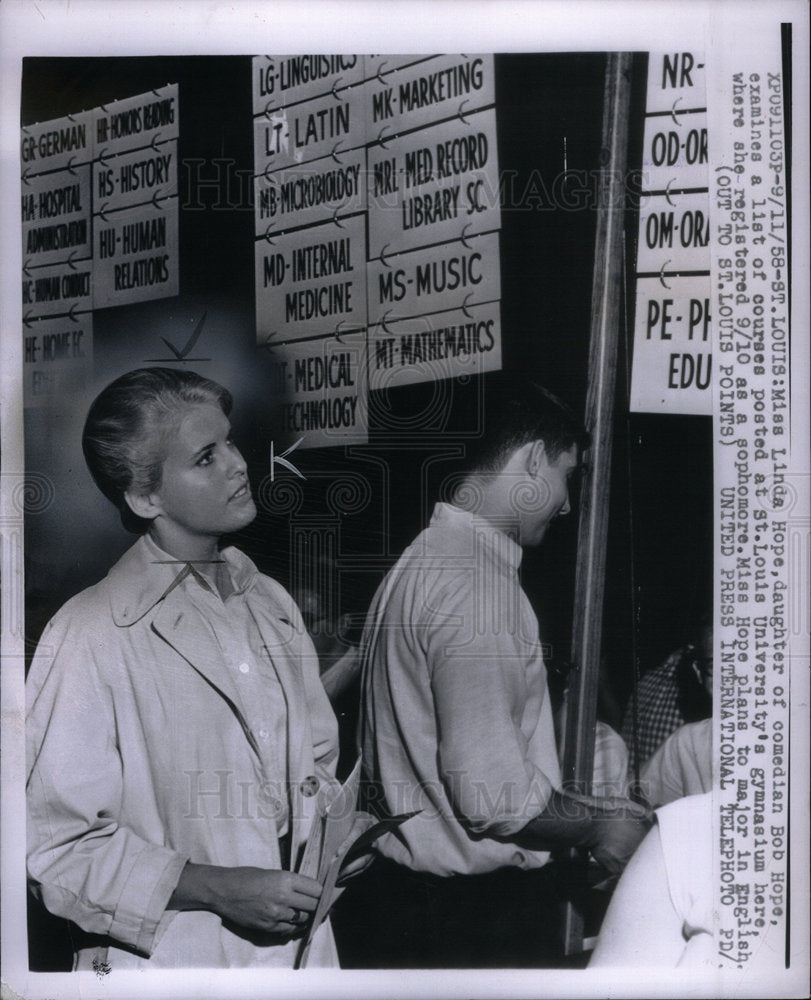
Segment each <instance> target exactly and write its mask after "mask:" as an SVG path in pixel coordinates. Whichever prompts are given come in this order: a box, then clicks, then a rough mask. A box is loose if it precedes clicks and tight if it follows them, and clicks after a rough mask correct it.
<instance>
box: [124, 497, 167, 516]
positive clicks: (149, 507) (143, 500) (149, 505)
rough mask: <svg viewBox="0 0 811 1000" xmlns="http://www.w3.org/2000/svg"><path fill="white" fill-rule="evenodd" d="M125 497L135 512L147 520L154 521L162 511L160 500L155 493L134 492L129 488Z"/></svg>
mask: <svg viewBox="0 0 811 1000" xmlns="http://www.w3.org/2000/svg"><path fill="white" fill-rule="evenodd" d="M124 499H125V500H126V501H127V506H128V507H129V509H130V510H131V511H132V512H133V514H135V516H136V517H140V518H143V520H145V521H154V520H155V518H156V517H157V516H158V514H160V513H161V505H160V501H159V500H158V497H157V495H156V494H155V493H132V492H130V491H129V490H128V491H127V492H126V493H125V494H124Z"/></svg>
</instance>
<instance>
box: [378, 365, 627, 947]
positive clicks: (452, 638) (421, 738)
mask: <svg viewBox="0 0 811 1000" xmlns="http://www.w3.org/2000/svg"><path fill="white" fill-rule="evenodd" d="M486 405H487V409H486V423H485V430H484V432H483V435H482V437H481V438H480V440H479V441H477V442H476V444H475V445H474V447H473V449H472V453H471V454H470V456H469V458H470V461H469V463H468V467H467V472H466V473H465V475H464V478H463V479H462V480H461V481H460V482H459V484H458V486H457V488H456V491H455V493H454V496H453V502H452V503H439V504H437V506H436V508H435V510H434V513H433V517H432V518H431V523H430V524H429V526H428V527H427V528H426V529H425V531H423V532H422V533H421V534H420V535H419V536H418V537H417V538H416V540H415V541H414V542H413V543H412V544H411V545H410V546H409V547H408V549H406V551H405V552H404V553H403V555H402V556H401V558H400V560H399V561H398V563H397V565H396V566H395V567H394V568H393V569H392V570H391V572H390V573H389V574H388V575H387V577H386V578H385V580H384V581H383V583H382V584H381V586H380V588H379V590H378V592H377V595H376V596H375V599H374V601H373V603H372V607H371V609H370V612H369V615H368V617H367V625H366V629H365V632H364V637H363V640H362V644H361V649H362V660H363V670H364V674H363V681H362V687H363V704H362V718H361V747H362V752H363V761H364V768H365V774H366V778H367V781H368V793H369V796H370V798H372V799H376V801H375V802H374V803H373V804H374V805H375V806H376V807H377V808H378V810H379V811H380V812H381V813H383V814H398V813H404V812H411V811H414V810H418V811H419V812H418V814H417V815H416V816H414V817H413V818H412V819H409V820H408V821H407V822H406V823H404V824H403V825H402V826H400V827H399V828H398V829H397V831H396V832H394V833H392V834H389V835H387V836H386V837H384V838H382V839H381V841H380V843H379V845H378V849H379V851H380V853H381V854H382V855H383V856H384V859H385V860H384V861H383V862H379V863H377V864H376V866H373V873H372V875H370V876H369V879H368V880H367V885H374V877H375V869H376V875H377V878H378V879H379V891H373V892H370V893H369V895H370V896H372V897H374V896H375V895H377V896H379V897H380V898H381V905H380V909H379V912H377V913H376V914H375V916H374V917H371V918H370V923H372V922H374V927H373V928H371V932H372V933H374V932H376V931H379V934H378V937H377V938H376V945H375V947H376V948H378V950H379V951H380V952H381V953H382V952H387V951H388V954H389V956H390V961H391V964H396V963H400V964H417V965H419V964H422V965H426V966H441V965H453V964H459V963H462V964H465V965H504V964H507V965H521V964H523V965H541V964H547V963H548V962H549V960H550V954H551V952H550V951H549V949H548V948H547V946H548V945H551V942H550V941H549V938H550V937H553V936H554V928H553V924H555V923H556V922H557V921H558V920H559V916H558V914H557V912H555V907H554V906H553V905H552V900H553V897H554V894H555V888H554V886H553V884H552V879H551V875H550V874H549V872H547V871H546V870H545V866H546V863H547V861H548V860H549V852H550V849H552V848H553V847H557V846H575V845H580V846H584V847H588V848H589V849H590V850H591V852H592V854H593V856H594V857H595V858H596V859H597V860H598V861H600V862H601V863H602V864H603V865H604V866H605V867H606V868H607V869H608V870H609V871H613V872H619V871H620V870H621V868H622V866H623V865H624V863H625V862H626V861H627V859H628V858H629V857H630V855H631V853H632V852H633V850H634V848H635V847H636V845H637V844H638V842H639V841H640V840H641V838H642V836H643V834H644V831H645V829H646V825H645V813H644V810H642V809H639V808H636V807H634V806H633V805H632V804H631V803H630V802H628V801H627V800H599V799H594V798H585V797H578V796H574V795H569V794H567V793H565V792H563V791H562V790H561V788H560V784H561V778H560V767H559V763H558V756H557V750H556V747H555V733H554V727H553V722H552V712H551V707H550V700H549V694H548V691H547V682H546V668H545V665H544V661H543V657H542V655H541V644H540V641H539V636H538V623H537V619H536V617H535V614H534V613H533V610H532V608H531V606H530V603H529V600H528V598H527V596H526V594H525V593H524V591H523V589H522V587H521V584H520V580H519V567H520V563H521V556H522V548H524V547H530V546H537V545H539V544H540V543H541V542H542V541H543V539H544V537H545V535H546V532H547V530H548V529H549V527H550V525H551V524H552V522H553V521H554V520H555V518H557V517H558V516H562V515H565V514H566V513H568V511H569V509H570V505H569V492H568V483H569V478H570V476H571V475H572V473H573V472H574V471H575V469H576V468H577V466H578V463H579V457H580V448H581V445H582V444H583V442H584V439H585V435H584V432H583V430H582V427H581V426H580V423H579V421H578V420H577V419H576V418H575V417H574V415H573V414H572V412H571V411H570V410H569V409H568V408H567V407H566V406H565V405H564V404H562V403H561V402H560V401H559V400H558V399H557V398H556V397H554V396H552V394H551V393H548V392H547V391H546V390H544V389H542V388H541V387H539V386H536V385H533V384H531V383H525V384H523V385H520V386H515V385H513V386H509V387H508V389H507V392H506V394H503V395H499V396H498V397H496V398H490V399H488V400H487V404H486ZM545 949H546V950H545ZM381 964H385V962H383V961H381Z"/></svg>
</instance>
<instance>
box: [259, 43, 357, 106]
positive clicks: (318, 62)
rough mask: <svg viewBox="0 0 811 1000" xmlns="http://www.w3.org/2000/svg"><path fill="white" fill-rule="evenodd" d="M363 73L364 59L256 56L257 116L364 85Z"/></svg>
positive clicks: (325, 56)
mask: <svg viewBox="0 0 811 1000" xmlns="http://www.w3.org/2000/svg"><path fill="white" fill-rule="evenodd" d="M363 73H364V57H363V56H353V55H334V56H328V55H315V56H254V59H253V113H254V115H259V114H264V113H265V112H268V111H270V110H273V109H277V108H280V107H283V106H285V107H287V106H290V105H291V104H298V103H300V102H301V101H308V100H312V99H313V98H314V97H321V96H323V95H324V94H329V93H333V92H336V93H339V92H340V91H342V90H345V89H346V88H347V87H351V86H353V85H354V84H357V83H360V81H361V80H362V79H363Z"/></svg>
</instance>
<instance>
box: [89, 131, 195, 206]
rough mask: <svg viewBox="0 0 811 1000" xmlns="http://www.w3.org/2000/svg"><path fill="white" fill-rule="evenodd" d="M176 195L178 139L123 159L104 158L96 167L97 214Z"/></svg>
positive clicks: (94, 166)
mask: <svg viewBox="0 0 811 1000" xmlns="http://www.w3.org/2000/svg"><path fill="white" fill-rule="evenodd" d="M176 194H177V139H172V140H170V141H169V142H164V143H161V144H160V145H158V146H156V147H155V148H153V147H152V146H148V147H147V148H146V149H136V150H134V151H133V152H131V153H122V154H121V155H120V156H113V157H110V156H104V157H103V158H101V159H98V160H96V162H95V163H94V164H93V196H94V208H95V211H96V212H102V213H103V212H112V211H115V210H116V209H118V208H128V207H130V206H132V205H142V204H144V203H145V202H150V201H151V202H152V203H153V204H155V205H157V204H158V203H159V202H160V201H161V200H162V199H164V198H167V197H169V196H171V195H176Z"/></svg>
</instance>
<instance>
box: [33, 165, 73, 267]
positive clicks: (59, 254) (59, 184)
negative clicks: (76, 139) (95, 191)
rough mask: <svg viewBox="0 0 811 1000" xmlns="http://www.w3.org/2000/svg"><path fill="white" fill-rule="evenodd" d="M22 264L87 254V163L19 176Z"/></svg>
mask: <svg viewBox="0 0 811 1000" xmlns="http://www.w3.org/2000/svg"><path fill="white" fill-rule="evenodd" d="M20 203H21V210H22V220H23V227H22V230H23V245H22V253H23V267H24V268H30V267H38V266H40V265H42V264H55V263H56V262H57V261H61V260H68V259H70V260H74V259H80V258H82V257H89V256H90V217H91V215H90V166H89V165H85V166H81V167H73V168H71V169H70V170H57V171H55V172H54V173H48V174H42V175H40V176H38V177H29V178H25V177H23V180H22V185H21V199H20Z"/></svg>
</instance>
